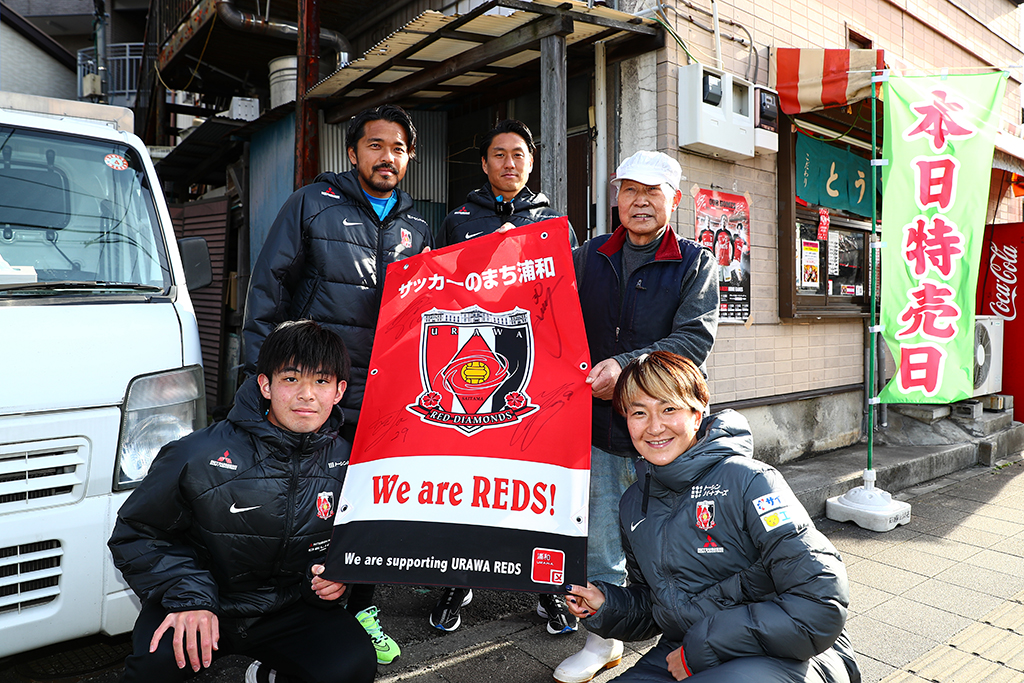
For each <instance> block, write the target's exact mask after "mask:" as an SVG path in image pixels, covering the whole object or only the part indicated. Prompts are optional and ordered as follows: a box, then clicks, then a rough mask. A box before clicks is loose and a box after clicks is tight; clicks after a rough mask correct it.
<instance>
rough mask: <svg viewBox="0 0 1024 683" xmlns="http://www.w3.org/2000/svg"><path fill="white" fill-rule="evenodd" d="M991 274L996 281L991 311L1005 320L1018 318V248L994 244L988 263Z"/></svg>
mask: <svg viewBox="0 0 1024 683" xmlns="http://www.w3.org/2000/svg"><path fill="white" fill-rule="evenodd" d="M988 267H989V273H991V275H992V277H994V278H995V280H996V285H995V291H994V294H995V298H994V299H993V300H991V301H989V302H988V308H989V310H990V311H991V312H992V313H993V314H994V315H998V316H999V317H1000V318H1002V319H1003V320H1014V319H1016V317H1017V247H1014V246H1012V245H1009V244H1004V245H999V244H996V243H995V241H993V242H992V254H991V256H990V257H989V261H988Z"/></svg>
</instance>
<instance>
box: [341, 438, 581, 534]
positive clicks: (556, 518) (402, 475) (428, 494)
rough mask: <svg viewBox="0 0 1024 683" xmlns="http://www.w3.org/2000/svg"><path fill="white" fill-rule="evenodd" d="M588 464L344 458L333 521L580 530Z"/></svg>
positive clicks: (441, 457) (428, 457)
mask: <svg viewBox="0 0 1024 683" xmlns="http://www.w3.org/2000/svg"><path fill="white" fill-rule="evenodd" d="M589 491H590V471H589V470H574V469H570V468H567V467H561V466H557V465H548V464H544V463H534V462H526V461H522V460H504V459H496V458H478V457H465V456H444V455H425V456H412V457H404V458H388V459H384V460H373V461H371V462H366V463H357V464H354V465H349V468H348V474H346V475H345V488H344V490H343V491H342V492H341V501H340V503H339V505H338V508H337V509H338V512H337V515H336V516H335V520H334V523H335V524H347V523H348V522H362V521H385V520H395V521H417V522H441V523H455V524H475V525H479V526H491V527H503V528H508V529H522V530H524V531H543V532H548V533H555V534H562V535H564V536H586V535H587V511H588V505H589V498H590V495H589Z"/></svg>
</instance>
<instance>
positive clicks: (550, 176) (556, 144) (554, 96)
mask: <svg viewBox="0 0 1024 683" xmlns="http://www.w3.org/2000/svg"><path fill="white" fill-rule="evenodd" d="M565 90H566V61H565V36H564V35H557V34H556V35H551V36H547V37H546V38H544V39H542V40H541V41H540V121H541V124H540V130H541V134H540V139H541V143H540V147H541V154H540V187H541V190H542V191H543V192H544V193H545V194H546V195H547V196H548V199H550V200H551V208H553V209H554V210H555V211H557V212H558V213H559V214H561V215H563V216H564V215H565V214H566V211H567V210H568V208H569V191H568V177H569V167H568V161H567V159H566V149H565V135H566V103H565Z"/></svg>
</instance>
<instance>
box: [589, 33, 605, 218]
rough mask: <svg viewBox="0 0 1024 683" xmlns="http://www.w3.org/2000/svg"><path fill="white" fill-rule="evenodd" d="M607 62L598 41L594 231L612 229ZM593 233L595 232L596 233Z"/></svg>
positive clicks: (595, 106)
mask: <svg viewBox="0 0 1024 683" xmlns="http://www.w3.org/2000/svg"><path fill="white" fill-rule="evenodd" d="M606 66H607V64H606V62H605V42H604V41H603V40H599V41H597V42H596V43H594V124H595V126H596V127H597V135H596V140H595V146H596V148H597V149H596V150H595V154H594V176H595V178H594V204H595V205H596V207H597V210H596V211H595V212H594V214H595V219H594V232H593V235H603V234H605V233H606V232H608V210H609V207H608V78H607V70H606ZM593 235H591V236H593Z"/></svg>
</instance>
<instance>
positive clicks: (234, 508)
mask: <svg viewBox="0 0 1024 683" xmlns="http://www.w3.org/2000/svg"><path fill="white" fill-rule="evenodd" d="M261 507H263V506H262V505H253V506H252V507H251V508H240V507H238V506H237V505H235V504H234V503H232V504H231V514H233V515H237V514H238V513H239V512H248V511H249V510H255V509H257V508H261ZM641 521H643V520H641Z"/></svg>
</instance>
